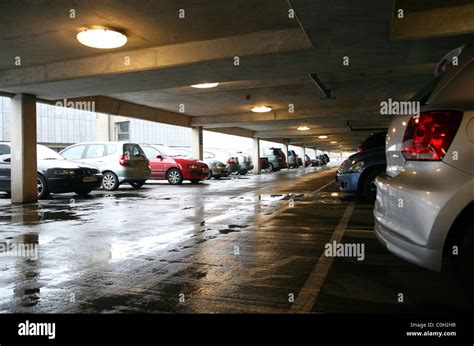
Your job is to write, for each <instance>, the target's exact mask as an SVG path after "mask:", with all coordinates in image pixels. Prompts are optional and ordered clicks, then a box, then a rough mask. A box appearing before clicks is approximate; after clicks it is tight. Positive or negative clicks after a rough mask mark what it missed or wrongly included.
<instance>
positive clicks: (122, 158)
mask: <svg viewBox="0 0 474 346" xmlns="http://www.w3.org/2000/svg"><path fill="white" fill-rule="evenodd" d="M119 163H120V166H128V162H127V155H125V154H123V155H122V156H120V160H119Z"/></svg>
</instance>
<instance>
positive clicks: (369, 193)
mask: <svg viewBox="0 0 474 346" xmlns="http://www.w3.org/2000/svg"><path fill="white" fill-rule="evenodd" d="M381 173H383V170H382V169H371V170H370V171H369V172H368V173H367V174H365V175H364V176H363V179H364V180H363V181H362V189H361V193H362V196H363V198H364V199H366V200H367V201H368V202H370V203H373V202H375V197H376V196H377V187H376V186H375V178H376V177H377V176H378V175H379V174H381Z"/></svg>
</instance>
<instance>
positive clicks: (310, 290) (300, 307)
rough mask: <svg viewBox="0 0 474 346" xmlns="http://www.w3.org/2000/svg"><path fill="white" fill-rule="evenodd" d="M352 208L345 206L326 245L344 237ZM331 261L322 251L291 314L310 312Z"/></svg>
mask: <svg viewBox="0 0 474 346" xmlns="http://www.w3.org/2000/svg"><path fill="white" fill-rule="evenodd" d="M331 183H332V182H331ZM354 206H355V204H354V203H350V204H349V205H348V206H347V208H346V210H345V211H344V214H343V215H342V217H341V219H340V220H339V224H338V225H337V227H336V229H335V230H334V233H333V234H332V236H331V239H330V240H329V241H328V243H332V242H333V241H336V242H337V243H339V242H340V241H341V239H342V236H343V235H344V230H345V229H346V228H347V224H348V223H349V219H350V218H351V215H352V212H353V211H354ZM333 260H334V258H333V257H326V256H324V251H323V253H322V254H321V256H320V257H319V259H318V262H317V263H316V265H315V267H314V269H313V271H312V272H311V274H310V275H309V277H308V279H307V280H306V282H305V284H304V286H303V288H302V289H301V291H300V293H299V294H298V297H297V298H296V301H295V303H294V304H293V305H292V306H291V311H292V312H311V310H312V309H313V306H314V303H315V302H316V299H317V298H318V295H319V293H320V292H321V288H322V286H323V284H324V281H326V277H327V275H328V273H329V270H330V269H331V265H332V263H333Z"/></svg>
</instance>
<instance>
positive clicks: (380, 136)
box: [360, 132, 387, 150]
mask: <svg viewBox="0 0 474 346" xmlns="http://www.w3.org/2000/svg"><path fill="white" fill-rule="evenodd" d="M386 135H387V133H386V132H380V133H374V134H372V135H370V136H369V137H368V138H367V139H366V140H365V141H364V142H363V143H362V144H361V146H360V148H361V149H362V150H368V149H372V148H378V147H384V146H385V136H386Z"/></svg>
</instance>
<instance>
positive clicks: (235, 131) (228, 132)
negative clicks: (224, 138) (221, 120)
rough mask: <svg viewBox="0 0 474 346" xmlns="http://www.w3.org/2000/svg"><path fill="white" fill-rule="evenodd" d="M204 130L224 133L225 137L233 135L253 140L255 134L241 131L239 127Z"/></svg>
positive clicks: (244, 130)
mask: <svg viewBox="0 0 474 346" xmlns="http://www.w3.org/2000/svg"><path fill="white" fill-rule="evenodd" d="M206 130H208V131H213V132H219V133H224V134H226V135H234V136H240V137H247V138H253V137H254V134H255V132H254V131H251V130H247V129H243V128H240V127H219V128H212V129H206Z"/></svg>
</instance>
